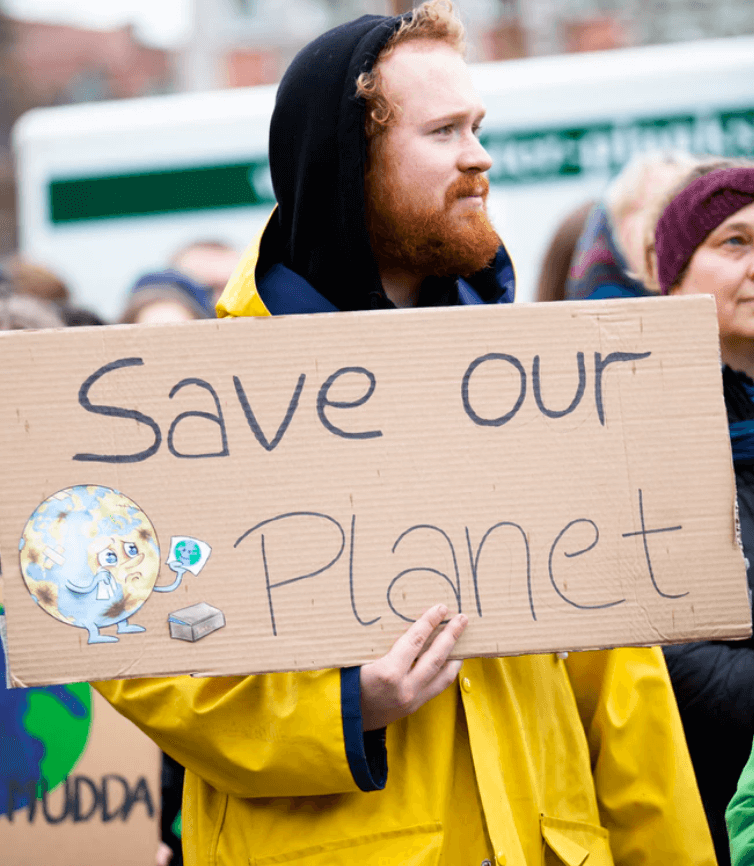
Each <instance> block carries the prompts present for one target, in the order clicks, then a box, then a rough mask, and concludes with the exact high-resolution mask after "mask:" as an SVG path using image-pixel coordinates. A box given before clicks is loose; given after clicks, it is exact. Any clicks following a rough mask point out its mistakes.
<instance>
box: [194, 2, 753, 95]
mask: <svg viewBox="0 0 754 866" xmlns="http://www.w3.org/2000/svg"><path fill="white" fill-rule="evenodd" d="M455 2H456V6H457V7H458V8H459V9H460V12H461V15H462V17H463V18H464V21H465V23H466V25H467V29H468V34H469V58H470V59H471V60H472V61H481V60H507V59H512V58H518V57H527V56H537V55H545V54H558V53H561V52H573V51H597V50H605V49H611V48H622V47H627V46H631V45H650V44H657V43H665V42H678V41H685V40H690V39H702V38H705V37H716V36H735V35H739V34H754V3H753V2H752V0H455ZM411 5H413V4H412V3H411V0H285V2H283V0H194V15H195V22H194V28H193V33H192V36H191V38H190V39H189V42H188V44H187V45H186V47H185V50H184V51H182V52H181V53H180V57H179V65H178V82H179V88H180V89H185V90H203V89H208V88H216V87H238V86H247V85H253V84H266V83H271V82H274V81H277V80H278V79H279V77H280V75H281V74H282V72H283V70H284V69H285V67H286V66H287V65H288V63H289V62H290V60H291V59H292V57H293V56H294V55H295V53H296V52H297V51H298V50H299V48H301V47H302V46H303V45H304V44H306V42H308V41H309V40H310V39H312V38H313V37H314V36H316V35H317V34H318V33H321V32H322V31H323V30H325V29H327V28H328V27H332V26H335V25H336V24H339V23H340V22H342V21H346V20H348V19H350V18H354V17H356V16H358V15H362V14H364V13H368V12H369V13H376V14H397V13H399V12H403V11H405V10H406V9H407V8H410V6H411Z"/></svg>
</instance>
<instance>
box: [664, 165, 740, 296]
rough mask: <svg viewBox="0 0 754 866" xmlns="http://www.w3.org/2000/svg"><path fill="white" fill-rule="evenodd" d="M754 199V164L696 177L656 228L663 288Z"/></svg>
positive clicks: (673, 281) (674, 281)
mask: <svg viewBox="0 0 754 866" xmlns="http://www.w3.org/2000/svg"><path fill="white" fill-rule="evenodd" d="M752 202H754V167H752V168H749V167H748V166H740V167H736V168H724V169H720V170H718V171H712V172H710V173H709V174H705V175H703V176H702V177H698V178H697V179H696V180H695V181H692V182H691V183H690V184H689V185H688V186H687V187H685V188H684V189H683V190H681V192H680V193H678V195H677V196H676V197H675V198H674V199H673V200H672V201H671V202H670V204H669V205H668V206H667V207H666V208H665V210H664V211H663V212H662V216H661V217H660V219H659V221H658V223H657V228H656V229H655V253H656V254H657V276H658V279H659V282H660V289H661V290H662V293H663V295H666V294H667V293H668V291H669V290H670V289H671V287H672V286H673V285H675V283H676V281H677V280H678V278H679V277H680V275H681V273H682V272H683V269H684V268H685V267H686V265H687V264H688V263H689V261H690V260H691V257H692V256H693V255H694V252H695V251H696V248H697V247H698V246H700V245H701V244H702V243H703V242H704V239H705V238H706V237H707V235H708V234H709V233H710V232H712V231H714V230H715V229H716V228H717V227H718V226H719V225H720V223H722V222H725V220H726V219H728V217H729V216H730V215H731V214H734V213H735V212H736V211H738V210H741V208H742V207H746V205H748V204H751V203H752Z"/></svg>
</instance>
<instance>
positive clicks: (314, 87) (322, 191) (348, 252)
mask: <svg viewBox="0 0 754 866" xmlns="http://www.w3.org/2000/svg"><path fill="white" fill-rule="evenodd" d="M400 22H401V18H400V17H395V18H386V17H384V16H381V15H364V16H363V17H362V18H359V19H357V20H356V21H350V22H349V23H347V24H343V25H342V26H340V27H336V28H335V29H334V30H330V31H328V32H327V33H325V34H323V35H322V36H320V37H319V38H318V39H316V40H315V41H314V42H312V43H310V44H309V45H307V46H306V47H305V48H304V49H303V50H302V51H300V52H299V54H298V55H297V56H296V58H295V59H294V60H293V62H292V63H291V65H290V66H289V67H288V70H287V71H286V73H285V75H284V76H283V80H282V81H281V82H280V87H279V88H278V92H277V98H276V101H275V110H274V112H273V115H272V122H271V125H270V170H271V172H272V185H273V188H274V190H275V197H276V199H277V202H278V212H277V220H275V219H273V220H272V222H271V223H270V225H269V227H268V229H267V231H266V232H265V237H264V239H263V242H262V247H261V250H260V267H259V269H258V272H257V275H258V276H262V275H263V273H264V271H265V270H266V269H267V268H268V267H270V266H271V265H272V264H274V263H275V262H282V263H283V264H284V265H286V266H287V267H289V268H290V269H291V270H293V271H295V272H296V273H297V274H299V275H300V276H302V277H304V279H306V280H307V281H308V282H309V283H310V284H311V285H312V286H313V287H314V288H315V289H316V290H317V291H318V292H320V293H321V294H322V295H324V296H325V297H326V298H327V299H328V300H329V301H331V302H332V303H333V304H334V305H335V306H336V307H338V309H341V310H349V309H351V310H358V309H369V308H371V307H373V306H375V304H374V294H373V293H375V292H376V293H378V294H379V295H382V296H384V293H383V292H382V286H381V283H380V278H379V273H378V270H377V264H376V262H375V259H374V255H373V253H372V248H371V246H370V244H369V235H368V232H367V228H366V219H365V207H364V171H365V167H366V152H367V148H366V137H365V134H364V121H365V108H364V100H363V99H359V98H358V97H357V96H356V79H357V78H358V76H359V75H360V74H361V73H362V72H368V71H370V70H371V68H372V66H373V65H374V62H375V60H376V58H377V55H378V54H379V52H380V50H381V49H382V47H383V46H384V45H385V43H386V42H387V40H388V39H389V38H390V36H391V35H392V34H393V32H394V31H395V29H396V28H397V27H398V25H399V24H400Z"/></svg>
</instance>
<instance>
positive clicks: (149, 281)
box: [119, 270, 215, 325]
mask: <svg viewBox="0 0 754 866" xmlns="http://www.w3.org/2000/svg"><path fill="white" fill-rule="evenodd" d="M214 317H215V307H214V294H213V292H212V290H211V289H210V288H208V287H207V286H205V285H202V284H200V283H197V282H196V281H195V280H193V279H191V277H188V276H186V275H185V274H182V273H179V272H178V271H175V270H166V271H157V272H155V273H150V274H144V276H143V277H140V278H139V279H138V280H137V281H136V283H134V285H133V287H132V288H131V290H130V292H129V295H128V300H127V303H126V307H125V309H124V311H123V313H122V315H121V317H120V319H119V322H120V324H124V325H133V324H165V323H167V322H191V321H193V320H195V319H213V318H214Z"/></svg>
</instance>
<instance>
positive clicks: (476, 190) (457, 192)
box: [445, 174, 490, 203]
mask: <svg viewBox="0 0 754 866" xmlns="http://www.w3.org/2000/svg"><path fill="white" fill-rule="evenodd" d="M489 191H490V182H489V180H488V179H487V176H486V175H484V174H462V175H461V177H459V178H458V180H454V181H453V183H452V184H451V185H450V186H449V187H448V190H447V192H446V194H445V201H446V202H447V203H450V202H453V201H455V199H457V198H465V197H466V196H469V195H479V196H481V197H482V198H483V199H485V201H486V199H487V195H488V193H489Z"/></svg>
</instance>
